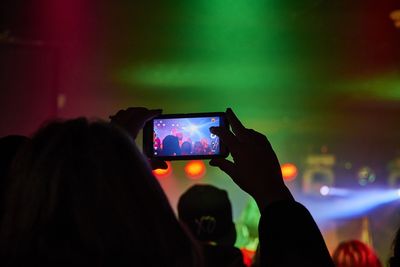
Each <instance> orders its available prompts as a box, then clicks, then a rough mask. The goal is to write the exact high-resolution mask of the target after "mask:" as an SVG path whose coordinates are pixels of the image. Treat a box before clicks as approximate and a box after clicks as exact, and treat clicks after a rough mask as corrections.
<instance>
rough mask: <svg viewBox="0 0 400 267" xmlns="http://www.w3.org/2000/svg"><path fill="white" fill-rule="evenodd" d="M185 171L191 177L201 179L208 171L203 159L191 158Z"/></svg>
mask: <svg viewBox="0 0 400 267" xmlns="http://www.w3.org/2000/svg"><path fill="white" fill-rule="evenodd" d="M185 172H186V175H187V177H189V178H190V179H194V180H196V179H200V178H201V177H203V176H204V174H205V173H206V165H204V162H203V161H201V160H191V161H189V162H188V163H187V164H186V166H185Z"/></svg>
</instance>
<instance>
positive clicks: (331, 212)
mask: <svg viewBox="0 0 400 267" xmlns="http://www.w3.org/2000/svg"><path fill="white" fill-rule="evenodd" d="M326 192H328V189H323V188H322V187H321V192H320V193H321V194H322V193H326ZM327 194H328V195H329V196H338V195H340V194H342V195H341V196H342V197H340V198H335V199H334V200H329V201H328V200H327V201H315V199H313V198H308V196H306V195H305V196H303V197H299V201H301V202H302V203H304V204H305V205H306V206H307V207H308V208H309V209H310V212H311V213H312V214H313V216H315V218H316V220H317V221H318V222H319V223H328V222H330V221H332V220H337V219H349V218H356V217H360V216H362V215H364V214H366V213H368V212H370V211H371V210H373V209H375V208H377V207H380V206H381V205H384V204H387V203H391V202H394V201H399V200H400V189H363V190H361V189H358V190H351V189H344V188H334V187H329V192H328V193H327Z"/></svg>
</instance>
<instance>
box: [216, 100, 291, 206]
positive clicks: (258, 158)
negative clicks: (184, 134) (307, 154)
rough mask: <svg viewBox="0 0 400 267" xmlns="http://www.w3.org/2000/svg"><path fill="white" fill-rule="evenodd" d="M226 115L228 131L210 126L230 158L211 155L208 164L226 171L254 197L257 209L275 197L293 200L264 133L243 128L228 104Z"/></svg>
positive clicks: (276, 199) (275, 199)
mask: <svg viewBox="0 0 400 267" xmlns="http://www.w3.org/2000/svg"><path fill="white" fill-rule="evenodd" d="M226 116H227V119H228V121H229V124H230V125H231V128H232V132H231V131H230V130H228V129H226V128H223V127H211V128H210V130H211V132H212V133H214V134H216V135H217V136H219V137H220V139H221V142H222V143H224V144H225V145H226V146H227V147H228V149H229V151H230V152H231V155H232V158H233V162H232V161H229V160H227V159H212V160H211V161H210V165H212V166H217V167H219V168H220V169H221V170H222V171H224V172H225V173H226V174H228V175H229V176H230V177H231V178H232V180H233V181H234V182H235V183H236V184H237V185H238V186H239V187H241V188H242V189H243V190H244V191H246V192H247V193H249V194H250V195H251V196H252V197H253V198H254V199H255V200H256V202H257V205H258V206H259V208H260V209H263V208H264V207H265V206H266V205H268V204H269V203H272V202H275V201H279V200H293V196H292V195H291V193H290V192H289V190H288V188H287V187H286V186H285V184H284V182H283V178H282V173H281V168H280V164H279V161H278V158H277V157H276V155H275V152H274V150H273V149H272V146H271V144H270V143H269V141H268V139H267V137H265V136H264V135H262V134H261V133H259V132H256V131H254V130H253V129H247V128H245V127H244V126H243V124H242V123H241V122H240V121H239V119H238V118H237V117H236V115H235V114H234V113H233V111H232V110H231V109H230V108H228V109H227V111H226Z"/></svg>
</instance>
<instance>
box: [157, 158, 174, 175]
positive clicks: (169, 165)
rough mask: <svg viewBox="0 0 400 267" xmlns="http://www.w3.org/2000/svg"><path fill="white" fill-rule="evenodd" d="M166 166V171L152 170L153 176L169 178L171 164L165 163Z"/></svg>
mask: <svg viewBox="0 0 400 267" xmlns="http://www.w3.org/2000/svg"><path fill="white" fill-rule="evenodd" d="M166 163H167V165H168V168H167V169H165V170H164V169H155V170H153V174H154V176H156V177H157V178H165V177H168V176H170V174H171V173H172V166H171V163H170V162H169V161H167V162H166Z"/></svg>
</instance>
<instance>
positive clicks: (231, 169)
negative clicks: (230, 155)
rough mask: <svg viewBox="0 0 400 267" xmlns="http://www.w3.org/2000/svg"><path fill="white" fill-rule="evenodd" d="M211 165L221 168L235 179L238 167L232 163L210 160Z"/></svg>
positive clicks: (223, 160) (225, 160) (222, 160)
mask: <svg viewBox="0 0 400 267" xmlns="http://www.w3.org/2000/svg"><path fill="white" fill-rule="evenodd" d="M209 164H210V165H211V166H215V167H218V168H220V169H221V170H222V171H223V172H225V173H226V174H228V175H229V176H230V177H231V178H233V179H234V177H235V176H236V166H235V164H234V163H233V162H232V161H229V160H227V159H212V160H210V162H209Z"/></svg>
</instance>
